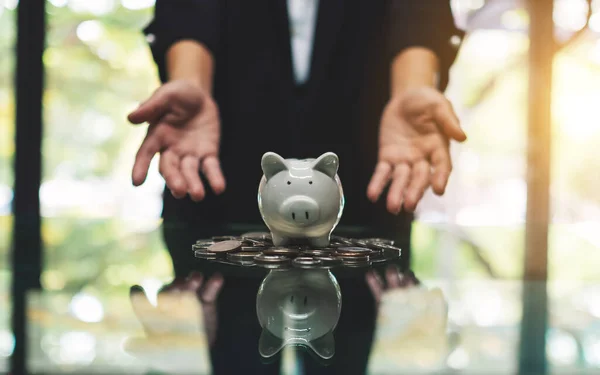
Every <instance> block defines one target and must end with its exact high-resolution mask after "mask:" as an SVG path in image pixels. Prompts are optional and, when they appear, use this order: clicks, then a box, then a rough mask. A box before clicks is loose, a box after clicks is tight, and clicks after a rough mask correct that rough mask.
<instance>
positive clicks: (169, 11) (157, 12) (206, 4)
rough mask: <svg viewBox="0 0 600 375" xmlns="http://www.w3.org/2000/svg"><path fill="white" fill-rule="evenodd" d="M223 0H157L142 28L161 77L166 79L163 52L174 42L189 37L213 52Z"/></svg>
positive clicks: (163, 79) (217, 36)
mask: <svg viewBox="0 0 600 375" xmlns="http://www.w3.org/2000/svg"><path fill="white" fill-rule="evenodd" d="M223 1H224V0H156V6H155V8H154V18H153V19H152V21H151V22H150V24H149V25H148V26H147V27H146V28H145V29H144V34H146V37H147V40H148V41H149V43H150V49H151V50H152V55H153V57H154V60H155V62H156V64H157V66H158V71H159V75H160V79H161V80H162V81H163V82H165V81H166V79H167V77H166V67H165V55H166V52H167V50H168V49H169V47H171V46H172V45H173V44H174V43H176V42H178V41H180V40H184V39H189V40H195V41H197V42H199V43H202V44H204V46H206V48H208V50H209V51H211V53H212V54H213V56H215V55H216V48H217V43H218V38H219V35H218V30H219V20H220V18H219V7H220V5H219V4H220V3H222V2H223Z"/></svg>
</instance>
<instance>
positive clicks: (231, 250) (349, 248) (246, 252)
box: [192, 232, 401, 269]
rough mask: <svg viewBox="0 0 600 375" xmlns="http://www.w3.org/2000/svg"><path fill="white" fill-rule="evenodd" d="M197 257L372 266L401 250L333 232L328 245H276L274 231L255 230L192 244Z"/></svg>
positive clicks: (266, 264)
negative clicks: (273, 238)
mask: <svg viewBox="0 0 600 375" xmlns="http://www.w3.org/2000/svg"><path fill="white" fill-rule="evenodd" d="M192 249H193V250H194V254H195V256H196V258H200V259H207V260H210V261H215V262H219V263H226V264H234V265H241V266H257V267H263V268H268V269H282V268H289V267H297V268H309V269H311V268H312V269H314V268H325V269H328V268H333V267H347V268H356V267H369V266H371V265H372V264H377V263H385V262H389V261H392V260H394V259H398V258H399V257H400V254H401V250H400V249H399V248H397V247H395V246H394V242H393V241H392V240H387V239H383V238H362V239H353V238H346V237H340V236H331V240H330V244H329V246H328V247H322V248H317V247H314V246H309V245H304V244H294V245H288V246H285V247H281V246H274V245H273V241H272V239H271V234H269V233H266V232H251V233H245V234H243V235H241V236H216V237H212V238H210V239H200V240H198V241H196V243H195V244H194V245H192Z"/></svg>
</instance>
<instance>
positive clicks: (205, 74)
mask: <svg viewBox="0 0 600 375" xmlns="http://www.w3.org/2000/svg"><path fill="white" fill-rule="evenodd" d="M166 57H167V58H166V70H167V76H168V80H169V81H174V80H186V81H189V82H192V83H194V84H197V85H199V86H200V87H201V88H202V89H203V90H204V91H205V92H207V93H209V94H212V84H213V65H214V59H213V56H212V54H211V52H210V51H209V50H208V49H207V48H206V47H205V46H204V45H202V44H201V43H198V42H196V41H192V40H182V41H179V42H177V43H175V44H173V46H171V47H170V48H169V49H168V51H167V56H166Z"/></svg>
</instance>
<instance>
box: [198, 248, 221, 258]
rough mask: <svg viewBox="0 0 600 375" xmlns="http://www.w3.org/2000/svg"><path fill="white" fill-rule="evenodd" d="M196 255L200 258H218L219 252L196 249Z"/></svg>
mask: <svg viewBox="0 0 600 375" xmlns="http://www.w3.org/2000/svg"><path fill="white" fill-rule="evenodd" d="M194 255H195V256H196V258H200V259H217V254H215V253H209V252H206V251H204V250H196V251H195V252H194Z"/></svg>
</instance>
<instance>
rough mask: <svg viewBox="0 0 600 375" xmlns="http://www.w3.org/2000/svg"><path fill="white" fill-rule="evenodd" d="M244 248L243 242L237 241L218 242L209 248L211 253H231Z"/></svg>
mask: <svg viewBox="0 0 600 375" xmlns="http://www.w3.org/2000/svg"><path fill="white" fill-rule="evenodd" d="M241 247H242V242H241V241H237V240H225V241H220V242H216V243H215V244H213V245H210V246H209V247H208V251H210V252H211V253H230V252H233V251H238V250H239V249H240V248H241Z"/></svg>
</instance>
